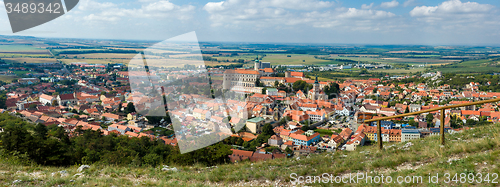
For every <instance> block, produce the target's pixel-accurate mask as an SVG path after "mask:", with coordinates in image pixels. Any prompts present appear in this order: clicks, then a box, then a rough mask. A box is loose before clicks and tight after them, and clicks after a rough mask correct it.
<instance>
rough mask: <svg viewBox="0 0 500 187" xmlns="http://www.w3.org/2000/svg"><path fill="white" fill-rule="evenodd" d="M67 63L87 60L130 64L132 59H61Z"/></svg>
mask: <svg viewBox="0 0 500 187" xmlns="http://www.w3.org/2000/svg"><path fill="white" fill-rule="evenodd" d="M59 60H60V61H62V62H63V63H65V64H71V63H73V62H86V63H88V64H108V63H122V64H128V63H129V61H130V60H119V59H102V60H99V59H76V58H75V59H59Z"/></svg>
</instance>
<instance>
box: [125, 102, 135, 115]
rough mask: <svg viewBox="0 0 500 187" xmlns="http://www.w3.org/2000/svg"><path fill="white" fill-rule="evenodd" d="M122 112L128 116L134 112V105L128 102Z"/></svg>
mask: <svg viewBox="0 0 500 187" xmlns="http://www.w3.org/2000/svg"><path fill="white" fill-rule="evenodd" d="M124 112H125V113H127V114H129V113H133V112H135V106H134V103H132V102H130V103H128V104H127V107H125V109H124Z"/></svg>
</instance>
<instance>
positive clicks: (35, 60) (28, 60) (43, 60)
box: [2, 58, 57, 63]
mask: <svg viewBox="0 0 500 187" xmlns="http://www.w3.org/2000/svg"><path fill="white" fill-rule="evenodd" d="M2 59H3V60H5V62H18V63H24V62H26V63H55V62H57V61H56V59H54V58H2Z"/></svg>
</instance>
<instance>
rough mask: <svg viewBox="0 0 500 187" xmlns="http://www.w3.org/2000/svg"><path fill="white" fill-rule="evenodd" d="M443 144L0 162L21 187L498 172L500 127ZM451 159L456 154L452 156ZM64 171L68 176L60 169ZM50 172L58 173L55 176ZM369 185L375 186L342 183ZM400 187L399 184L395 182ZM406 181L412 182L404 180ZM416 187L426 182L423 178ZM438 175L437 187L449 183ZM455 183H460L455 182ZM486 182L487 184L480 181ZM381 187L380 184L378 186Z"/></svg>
mask: <svg viewBox="0 0 500 187" xmlns="http://www.w3.org/2000/svg"><path fill="white" fill-rule="evenodd" d="M446 141H447V144H446V145H445V146H441V145H440V144H439V138H438V136H431V137H428V138H425V139H419V140H414V141H412V143H413V144H414V145H413V146H410V147H409V148H408V149H403V146H404V145H405V143H388V144H385V145H384V146H385V147H386V149H385V150H382V151H380V150H378V149H377V148H376V147H374V146H364V147H359V148H358V150H356V151H354V152H340V151H339V152H336V153H323V154H315V155H310V156H308V157H304V156H300V159H297V157H296V158H291V159H290V158H289V159H277V160H271V161H265V162H256V163H250V162H241V163H238V164H226V165H220V166H218V167H215V168H207V167H205V166H201V165H195V166H187V167H180V166H178V169H179V170H180V171H179V172H163V171H161V168H160V167H156V168H152V167H115V166H102V165H92V166H91V168H90V169H88V170H86V171H84V172H83V173H82V175H81V176H80V177H78V176H75V174H77V172H76V170H77V168H78V166H72V167H67V168H58V167H39V166H19V165H17V164H11V163H12V162H13V161H12V160H5V159H4V160H2V161H0V173H2V175H0V185H3V186H7V185H11V184H12V182H13V181H14V180H22V182H20V183H18V185H19V186H57V185H70V186H95V185H96V186H113V185H114V186H132V185H138V186H173V185H175V186H250V185H254V186H280V185H283V186H291V185H293V183H292V181H291V180H292V178H291V177H290V174H292V173H296V174H298V175H301V176H321V175H323V174H324V173H328V174H332V175H334V176H339V175H346V174H349V173H357V172H368V173H370V172H373V173H371V174H372V175H380V174H383V175H384V176H392V177H393V179H396V177H397V176H423V178H424V179H427V178H428V176H429V174H434V175H435V174H436V173H440V174H441V175H443V174H444V173H450V174H452V175H453V174H455V173H462V172H466V173H478V172H481V173H487V172H489V173H499V172H500V171H499V168H500V167H499V166H500V162H499V161H500V125H499V124H496V125H487V126H483V127H478V128H475V129H472V130H469V131H467V132H465V133H460V134H452V135H447V136H446ZM450 158H452V159H451V160H450ZM61 170H66V171H67V172H68V176H60V175H59V174H57V172H58V171H61ZM52 173H56V174H55V175H54V176H52ZM302 185H303V186H305V185H307V186H311V185H312V186H332V185H338V184H318V183H316V184H302ZM343 185H350V186H366V185H372V186H374V184H364V183H363V181H362V183H360V184H343ZM392 185H399V184H392ZM402 185H408V184H402ZM409 185H413V186H428V185H429V184H428V183H427V182H426V180H424V183H421V184H409ZM449 185H450V184H445V183H444V182H443V181H442V178H441V179H440V183H438V184H436V185H435V186H449ZM454 185H457V184H454ZM482 185H484V183H483V184H482ZM376 186H378V185H376Z"/></svg>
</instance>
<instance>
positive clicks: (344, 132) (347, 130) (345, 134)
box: [339, 128, 352, 140]
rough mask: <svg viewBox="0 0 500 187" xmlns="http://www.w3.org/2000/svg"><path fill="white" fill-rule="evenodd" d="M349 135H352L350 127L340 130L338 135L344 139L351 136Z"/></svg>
mask: <svg viewBox="0 0 500 187" xmlns="http://www.w3.org/2000/svg"><path fill="white" fill-rule="evenodd" d="M351 135H352V130H351V129H350V128H345V129H344V130H342V132H340V134H339V136H340V137H342V139H344V140H348V139H350V138H351Z"/></svg>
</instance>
